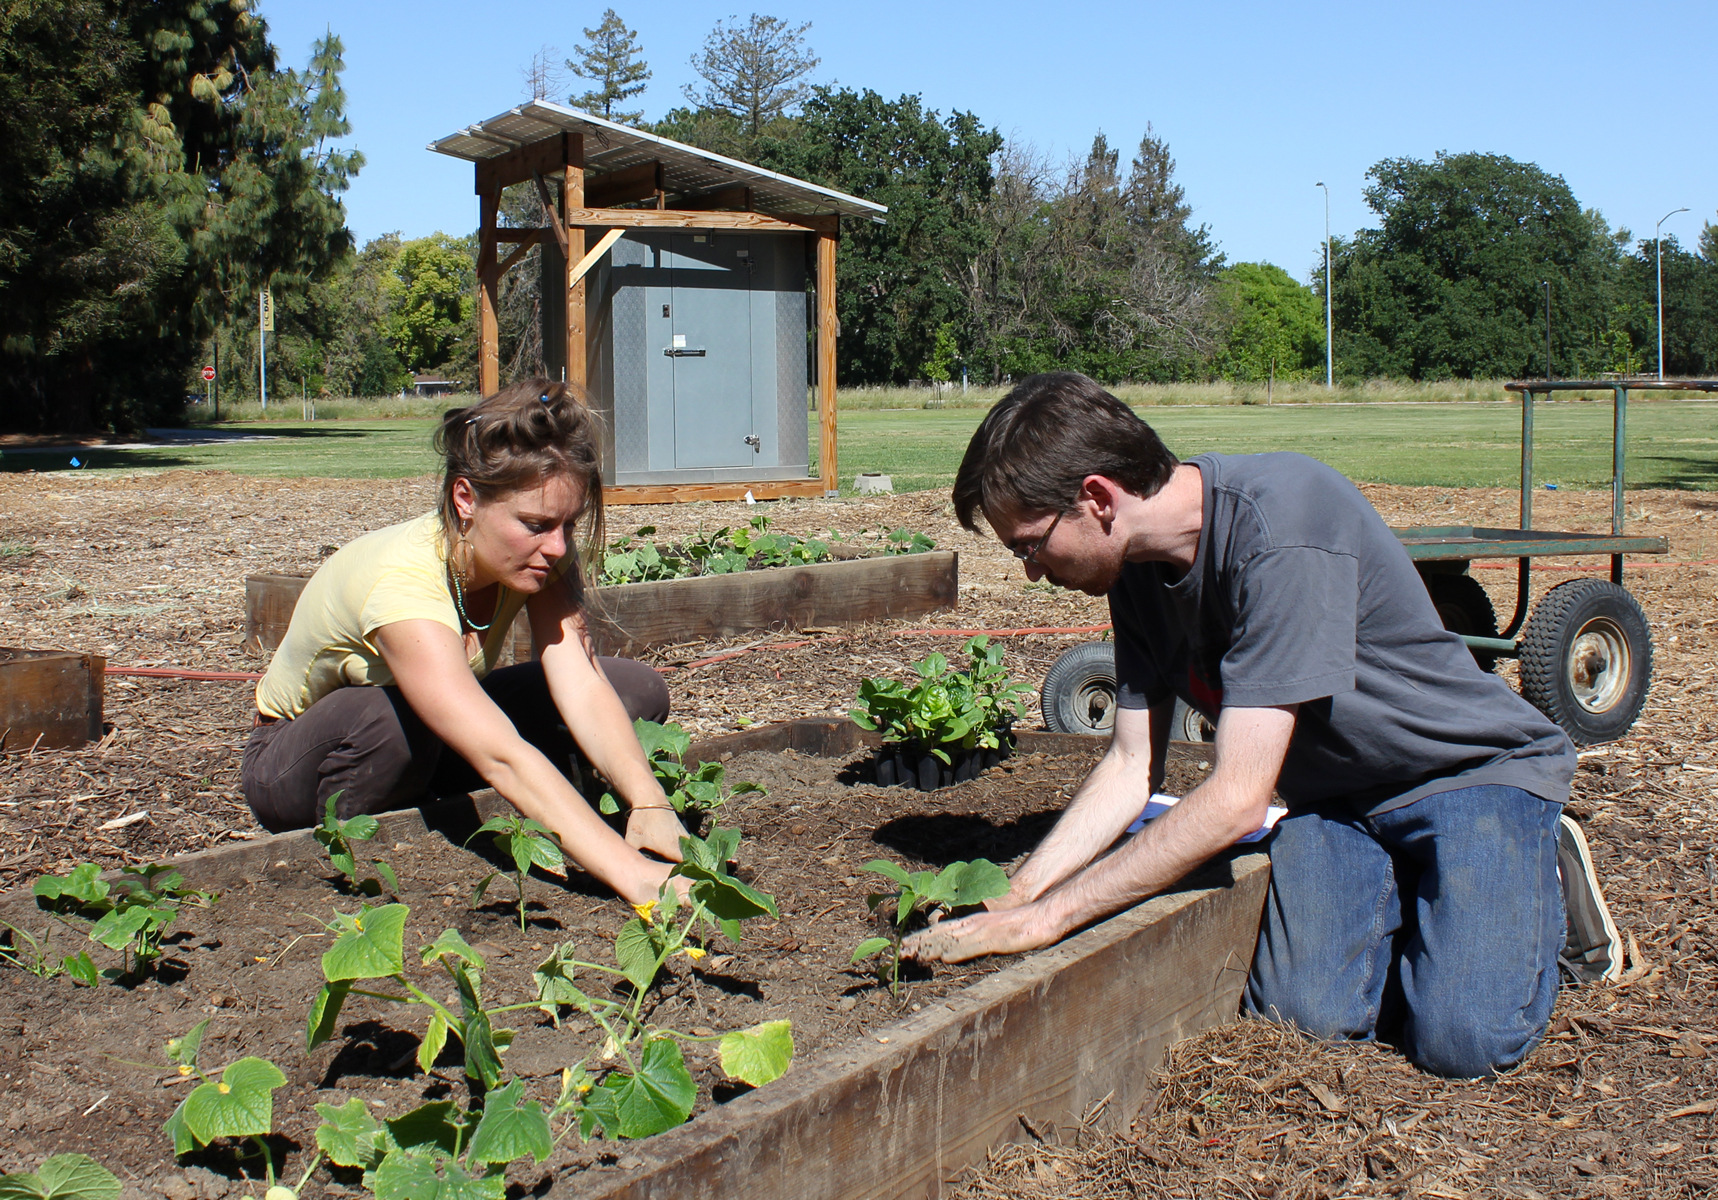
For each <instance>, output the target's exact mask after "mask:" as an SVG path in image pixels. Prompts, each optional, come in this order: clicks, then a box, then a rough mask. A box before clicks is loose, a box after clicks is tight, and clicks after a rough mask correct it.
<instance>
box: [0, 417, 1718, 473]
mask: <svg viewBox="0 0 1718 1200" xmlns="http://www.w3.org/2000/svg"><path fill="white" fill-rule="evenodd" d="M1141 413H1142V415H1143V416H1145V417H1146V418H1147V419H1148V420H1150V421H1151V422H1152V423H1153V424H1154V425H1155V426H1156V427H1157V429H1158V431H1159V432H1160V433H1161V434H1162V435H1163V438H1164V440H1165V441H1166V442H1168V444H1169V447H1170V449H1172V450H1174V451H1175V452H1176V453H1177V454H1179V455H1181V456H1183V457H1187V456H1190V455H1194V454H1198V453H1200V452H1202V451H1206V450H1224V451H1229V452H1231V453H1241V454H1245V453H1254V452H1258V451H1265V450H1298V451H1300V452H1301V453H1303V454H1310V455H1312V456H1313V457H1314V458H1319V459H1322V460H1324V461H1325V462H1327V463H1329V464H1330V465H1331V466H1333V467H1335V468H1337V469H1338V470H1340V471H1342V472H1343V473H1344V474H1346V475H1348V476H1350V477H1352V478H1354V479H1359V480H1366V481H1372V482H1381V483H1404V484H1425V485H1433V486H1444V487H1472V486H1511V485H1513V484H1514V483H1516V481H1517V479H1518V478H1519V476H1518V472H1519V470H1520V465H1519V462H1520V459H1519V455H1520V428H1521V415H1520V409H1519V408H1517V407H1516V406H1514V405H1512V404H1451V403H1444V404H1400V405H1396V404H1391V405H1381V404H1367V405H1355V406H1345V405H1344V406H1329V407H1315V406H1308V405H1295V406H1293V407H1281V408H1278V407H1271V408H1265V407H1262V406H1249V407H1236V406H1221V407H1210V408H1195V407H1173V408H1171V407H1154V408H1148V409H1142V410H1141ZM982 416H983V413H982V411H980V410H977V409H899V410H861V411H850V412H846V413H843V414H842V417H841V461H840V467H841V482H842V484H843V486H844V487H851V486H852V482H853V476H854V474H855V473H857V472H860V471H880V472H883V473H884V474H887V475H891V476H893V478H894V483H895V488H896V489H897V490H898V491H909V490H923V489H927V488H946V487H948V486H949V485H950V483H952V482H953V479H954V472H955V468H956V467H957V466H958V464H959V462H960V456H961V453H962V451H963V450H964V449H965V448H966V442H967V438H968V437H970V436H971V433H972V430H973V428H974V427H975V426H976V425H977V424H978V421H979V419H980V418H981V417H982ZM1628 420H1629V438H1628V442H1629V466H1628V483H1629V485H1630V486H1631V487H1674V488H1700V489H1709V488H1718V404H1708V403H1678V402H1674V401H1658V402H1642V401H1636V402H1634V403H1633V404H1631V405H1630V407H1629V412H1628ZM814 426H815V422H814ZM433 427H434V422H432V421H428V420H394V421H318V422H316V423H314V424H309V423H301V422H278V421H271V422H268V423H267V424H239V425H223V426H221V427H220V430H221V432H222V433H224V434H228V435H232V434H252V433H254V434H261V435H266V436H267V438H268V440H257V441H233V442H227V443H224V444H218V445H209V446H177V445H166V446H150V447H146V448H141V449H109V448H103V447H97V448H95V449H92V450H90V451H89V452H88V453H85V452H83V451H81V450H80V451H75V452H73V451H30V452H20V451H6V452H3V453H0V471H24V470H36V471H64V470H70V469H71V467H70V463H69V460H70V458H71V457H72V456H73V455H74V454H75V455H76V457H78V458H79V459H81V460H87V463H88V465H87V466H86V467H85V468H84V469H85V470H89V471H95V472H97V473H101V472H104V471H136V470H165V469H171V468H175V467H185V468H193V469H196V468H218V469H222V470H228V471H235V472H238V473H239V474H244V475H275V476H293V475H317V476H325V477H332V478H360V479H365V478H389V477H396V476H402V475H424V474H429V473H432V472H434V471H435V470H436V468H437V461H436V459H435V456H434V455H433V454H431V452H430V449H429V439H430V433H431V430H432V429H433ZM1610 435H1611V406H1610V405H1609V403H1603V402H1601V403H1567V402H1565V403H1556V404H1538V405H1536V406H1535V420H1534V458H1535V472H1534V476H1535V479H1536V481H1537V482H1539V483H1556V484H1559V485H1561V486H1563V487H1571V488H1603V487H1608V486H1609V484H1610ZM813 441H814V444H815V427H814V429H813Z"/></svg>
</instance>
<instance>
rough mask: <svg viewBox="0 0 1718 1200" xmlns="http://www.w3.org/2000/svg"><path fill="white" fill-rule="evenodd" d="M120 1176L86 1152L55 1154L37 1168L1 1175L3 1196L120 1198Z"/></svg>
mask: <svg viewBox="0 0 1718 1200" xmlns="http://www.w3.org/2000/svg"><path fill="white" fill-rule="evenodd" d="M119 1192H120V1183H119V1177H118V1176H117V1175H115V1174H114V1173H113V1172H112V1171H110V1170H108V1169H107V1168H106V1167H104V1166H102V1165H101V1164H100V1163H98V1162H96V1161H95V1159H93V1158H91V1157H89V1155H87V1154H56V1155H54V1157H52V1158H50V1159H48V1160H47V1161H46V1162H44V1163H43V1164H42V1165H41V1166H39V1167H37V1168H36V1169H35V1170H34V1171H19V1172H16V1173H14V1174H11V1175H0V1200H119Z"/></svg>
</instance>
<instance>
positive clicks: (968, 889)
mask: <svg viewBox="0 0 1718 1200" xmlns="http://www.w3.org/2000/svg"><path fill="white" fill-rule="evenodd" d="M865 869H866V870H867V871H870V872H872V873H873V874H876V875H882V876H884V877H885V878H887V879H889V880H892V881H893V882H894V884H895V889H894V890H893V891H888V892H873V893H872V894H871V895H869V896H867V897H866V898H865V903H866V904H867V905H868V906H869V907H870V909H871V911H872V912H873V913H875V912H876V911H877V910H878V909H879V908H881V907H883V906H884V905H886V904H889V903H890V902H891V901H892V902H893V903H894V913H893V914H892V915H891V916H890V917H889V919H887V920H885V921H884V922H883V927H884V929H885V930H886V931H887V933H886V934H885V936H883V937H870V938H866V939H865V940H864V941H862V942H860V943H859V944H858V945H857V946H856V947H854V949H853V958H852V961H853V962H855V963H858V962H862V961H863V960H865V959H867V958H870V957H872V956H873V955H877V954H882V953H883V952H884V951H888V952H889V958H888V959H887V961H886V962H884V961H880V962H879V965H878V970H877V978H878V980H879V981H881V982H887V983H888V985H889V994H890V995H892V996H899V995H900V988H901V941H902V939H903V938H905V937H906V935H907V929H908V926H909V925H911V924H912V923H913V921H914V919H915V918H919V917H924V916H927V915H928V914H929V912H930V910H931V909H934V908H944V909H956V908H966V907H968V906H969V905H973V904H982V903H983V902H984V901H986V900H990V899H992V898H994V897H996V896H1001V895H1003V894H1005V893H1006V892H1007V891H1008V876H1006V875H1004V874H1003V873H1002V868H1001V867H999V866H997V865H996V864H995V863H993V862H991V861H990V860H989V859H987V858H975V859H973V860H972V861H971V862H953V863H950V864H949V865H948V866H946V867H944V868H943V869H942V871H941V872H940V873H939V872H936V871H914V872H913V873H911V874H908V873H907V872H906V871H905V870H904V869H903V868H901V867H898V866H896V865H895V864H894V863H892V862H889V861H887V860H885V859H881V858H878V859H873V860H872V861H871V862H868V863H866V864H865Z"/></svg>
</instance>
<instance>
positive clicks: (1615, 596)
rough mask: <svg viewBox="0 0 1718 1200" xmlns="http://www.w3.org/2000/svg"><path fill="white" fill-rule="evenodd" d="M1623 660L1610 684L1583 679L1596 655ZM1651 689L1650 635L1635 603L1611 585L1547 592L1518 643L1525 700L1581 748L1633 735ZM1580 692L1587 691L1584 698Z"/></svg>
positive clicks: (1596, 582)
mask: <svg viewBox="0 0 1718 1200" xmlns="http://www.w3.org/2000/svg"><path fill="white" fill-rule="evenodd" d="M1595 655H1597V656H1600V660H1601V661H1604V660H1606V659H1608V660H1610V661H1615V660H1617V659H1621V672H1620V673H1618V674H1615V675H1613V677H1612V678H1611V679H1608V680H1607V679H1604V678H1603V675H1604V674H1605V672H1604V671H1602V670H1601V672H1600V673H1599V676H1598V677H1594V678H1589V679H1583V678H1582V677H1581V675H1582V672H1583V671H1584V670H1585V669H1586V668H1588V667H1589V666H1590V664H1591V661H1592V658H1593V656H1595ZM1651 683H1652V631H1651V629H1650V628H1649V627H1648V625H1647V622H1646V614H1645V613H1643V612H1642V611H1641V607H1640V605H1639V604H1637V603H1636V602H1635V598H1634V597H1633V596H1631V595H1629V593H1628V590H1627V589H1626V588H1623V587H1622V586H1620V585H1618V584H1615V583H1612V582H1610V581H1609V580H1608V579H1577V580H1573V581H1571V582H1569V583H1560V584H1558V585H1557V586H1556V587H1554V588H1552V589H1551V590H1550V591H1549V592H1546V593H1545V598H1544V599H1542V600H1541V601H1539V603H1538V605H1536V606H1535V607H1534V609H1533V615H1532V616H1531V617H1529V618H1528V619H1527V628H1526V630H1525V631H1524V632H1523V634H1522V638H1521V694H1522V695H1523V696H1525V697H1527V699H1528V700H1529V701H1530V702H1532V704H1533V705H1534V707H1536V708H1538V709H1539V710H1540V711H1541V712H1543V713H1544V714H1545V715H1546V716H1548V717H1550V718H1551V719H1552V720H1553V721H1555V722H1557V724H1559V725H1561V726H1562V727H1563V729H1564V731H1565V732H1567V733H1568V735H1569V737H1570V738H1571V739H1572V740H1573V741H1574V742H1575V743H1576V744H1577V745H1581V746H1591V745H1593V744H1594V743H1596V742H1611V741H1615V740H1616V739H1617V738H1620V737H1622V736H1623V734H1625V733H1627V732H1628V731H1629V727H1630V726H1632V725H1633V724H1634V723H1635V718H1636V717H1638V716H1640V710H1641V706H1642V705H1644V704H1645V703H1646V693H1647V688H1648V687H1649V686H1650V685H1651ZM1583 692H1586V693H1588V694H1587V695H1586V696H1583V694H1582V693H1583Z"/></svg>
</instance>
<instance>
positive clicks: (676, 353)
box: [662, 346, 704, 358]
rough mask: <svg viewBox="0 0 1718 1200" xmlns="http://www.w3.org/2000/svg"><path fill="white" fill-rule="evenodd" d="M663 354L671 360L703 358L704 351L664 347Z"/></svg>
mask: <svg viewBox="0 0 1718 1200" xmlns="http://www.w3.org/2000/svg"><path fill="white" fill-rule="evenodd" d="M662 353H664V354H666V355H667V356H668V357H669V358H703V357H704V352H703V351H702V350H687V349H686V348H685V347H675V346H664V347H663V349H662Z"/></svg>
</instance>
